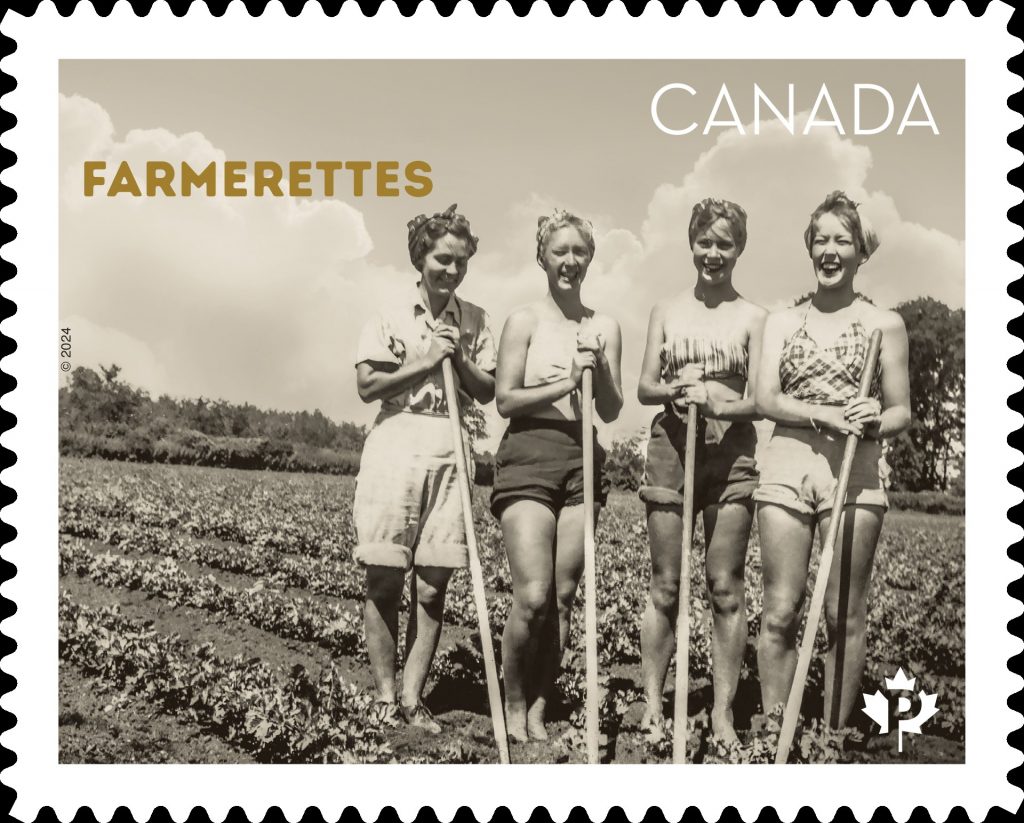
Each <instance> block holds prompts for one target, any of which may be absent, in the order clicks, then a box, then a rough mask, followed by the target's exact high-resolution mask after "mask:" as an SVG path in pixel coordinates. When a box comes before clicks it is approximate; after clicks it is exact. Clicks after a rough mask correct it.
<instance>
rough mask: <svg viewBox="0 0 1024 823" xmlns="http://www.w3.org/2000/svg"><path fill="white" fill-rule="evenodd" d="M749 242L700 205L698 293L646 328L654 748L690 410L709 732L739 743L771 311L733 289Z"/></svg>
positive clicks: (679, 299)
mask: <svg viewBox="0 0 1024 823" xmlns="http://www.w3.org/2000/svg"><path fill="white" fill-rule="evenodd" d="M746 238H747V230H746V214H745V213H744V211H743V209H742V208H740V207H739V206H737V205H736V204H735V203H730V202H728V201H727V200H715V199H710V198H709V199H707V200H703V201H701V202H700V203H698V204H697V205H696V206H695V207H694V209H693V215H692V218H691V220H690V227H689V240H690V246H691V248H692V250H693V262H694V266H695V267H696V269H697V278H696V283H695V284H694V285H693V286H692V287H690V288H687V289H686V290H685V291H683V292H682V293H680V294H679V295H676V296H674V297H670V298H668V299H667V300H664V301H662V302H661V303H659V304H658V305H656V306H655V307H654V309H653V311H652V312H651V320H650V325H649V326H648V332H647V349H646V352H645V354H644V362H643V368H642V373H641V377H640V387H639V391H638V396H639V399H640V402H641V403H645V404H648V405H659V406H663V407H664V408H663V410H662V411H661V412H659V413H658V415H657V416H656V417H655V418H654V421H653V423H652V424H651V439H650V442H649V443H648V446H647V459H646V465H645V473H644V483H643V486H642V487H641V489H640V497H641V499H642V500H643V501H644V502H645V503H646V504H647V530H648V534H649V537H650V543H651V591H650V597H649V599H648V602H647V607H646V610H645V611H644V616H643V623H642V627H641V632H640V645H641V651H642V657H643V680H644V691H645V696H646V700H647V710H646V712H645V714H644V717H643V720H642V723H641V725H642V726H643V727H644V729H645V730H646V731H647V733H648V736H649V738H650V739H651V740H652V742H656V741H657V740H659V739H660V738H661V737H662V736H663V735H664V728H663V727H664V714H663V710H662V699H663V698H662V693H663V690H664V687H665V676H666V673H667V671H668V665H669V662H670V660H671V657H672V650H673V647H674V643H673V634H674V628H675V616H676V610H677V609H678V605H679V603H678V597H679V589H678V587H679V563H680V550H679V547H680V542H681V540H682V531H683V491H684V489H683V459H684V452H685V449H686V424H685V422H684V419H683V418H684V417H685V413H686V406H687V404H688V403H691V402H692V403H696V404H697V405H698V408H699V410H700V416H699V423H698V427H699V429H698V433H697V447H696V454H695V466H696V473H695V477H694V490H693V491H694V511H695V512H702V513H703V516H704V534H705V542H706V544H707V559H706V577H707V586H708V594H709V597H710V600H711V608H712V615H713V618H714V622H713V626H712V652H711V656H712V663H713V666H714V673H715V674H714V691H715V705H714V709H713V710H712V714H711V722H712V729H713V731H714V734H715V736H716V739H717V740H718V741H720V743H721V745H722V746H726V747H728V746H730V745H733V744H735V743H736V742H737V737H736V732H735V730H734V728H733V718H732V703H733V698H734V697H735V695H736V687H737V684H738V682H739V675H740V667H741V665H742V662H743V650H744V648H745V647H746V643H747V616H746V603H745V594H744V590H743V568H744V558H745V556H746V550H747V537H748V535H749V533H750V525H751V522H752V519H753V503H752V502H751V495H752V493H753V491H754V488H755V487H756V486H757V472H756V471H755V466H754V448H755V446H756V445H757V437H756V434H755V432H754V427H753V424H752V422H751V421H752V420H753V419H754V417H755V415H756V410H755V408H754V399H753V391H752V390H751V389H750V388H749V384H748V373H751V374H752V373H753V372H754V371H756V368H757V360H758V349H759V344H760V340H761V329H762V327H763V325H764V318H765V311H764V309H762V308H760V307H759V306H755V305H754V304H753V303H750V302H749V301H747V300H744V299H743V298H742V297H741V296H740V295H739V293H738V292H737V291H736V289H735V287H734V286H733V282H732V272H733V268H734V266H735V265H736V261H737V259H738V258H739V256H740V254H741V253H742V251H743V247H744V245H745V243H746ZM680 413H681V414H682V417H681V416H680ZM676 722H677V723H680V722H685V721H684V719H683V718H677V719H676Z"/></svg>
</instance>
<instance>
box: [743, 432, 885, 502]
mask: <svg viewBox="0 0 1024 823" xmlns="http://www.w3.org/2000/svg"><path fill="white" fill-rule="evenodd" d="M845 448H846V436H845V435H842V434H839V433H837V432H832V431H815V430H814V429H803V428H796V427H792V426H782V425H777V426H776V427H775V431H774V432H773V433H772V439H771V440H770V441H769V442H768V445H767V446H765V448H764V453H763V454H762V455H761V460H760V461H759V462H758V468H759V469H760V470H761V484H760V485H759V486H758V487H757V491H756V492H754V500H756V501H758V502H759V503H774V504H775V505H777V506H783V507H784V508H787V509H791V510H792V511H796V512H800V513H802V514H822V513H823V512H827V511H830V510H831V509H832V503H833V499H834V497H835V493H836V486H837V485H838V483H839V468H840V466H841V465H842V463H843V452H844V450H845ZM881 457H882V444H881V443H879V442H878V441H877V440H862V441H861V442H860V443H859V444H858V445H857V454H856V456H855V457H854V459H853V468H852V470H851V472H850V484H849V486H848V487H847V490H846V504H847V505H858V506H881V507H882V508H883V509H884V508H888V506H889V501H888V498H887V497H886V495H885V487H884V485H883V484H882V473H881V468H880V460H881Z"/></svg>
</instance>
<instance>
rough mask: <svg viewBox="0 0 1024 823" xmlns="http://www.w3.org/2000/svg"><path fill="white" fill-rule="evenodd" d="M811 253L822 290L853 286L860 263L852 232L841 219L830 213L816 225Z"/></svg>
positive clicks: (816, 222)
mask: <svg viewBox="0 0 1024 823" xmlns="http://www.w3.org/2000/svg"><path fill="white" fill-rule="evenodd" d="M810 253H811V261H812V262H813V263H814V276H815V277H816V278H817V280H818V285H819V287H821V288H823V289H837V288H843V287H846V286H848V285H850V284H851V283H852V281H853V276H854V275H855V274H856V273H857V269H858V268H859V267H860V263H861V254H860V250H859V249H858V248H857V241H856V239H855V238H854V236H853V232H852V231H850V228H849V226H847V224H846V222H845V221H844V220H843V219H842V218H840V217H839V216H837V215H835V214H833V213H831V212H825V214H822V215H821V216H820V217H819V218H818V219H817V220H816V221H815V223H814V234H813V236H812V238H811V247H810Z"/></svg>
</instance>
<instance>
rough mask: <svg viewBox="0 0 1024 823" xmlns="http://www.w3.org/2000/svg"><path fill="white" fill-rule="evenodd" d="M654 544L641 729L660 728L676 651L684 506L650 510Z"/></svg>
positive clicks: (643, 635)
mask: <svg viewBox="0 0 1024 823" xmlns="http://www.w3.org/2000/svg"><path fill="white" fill-rule="evenodd" d="M647 533H648V535H649V537H650V542H651V593H650V597H648V599H647V608H646V609H645V610H644V616H643V621H642V623H641V625H640V656H641V668H642V672H643V682H644V696H645V698H646V701H647V708H646V710H645V711H644V716H643V719H642V720H641V721H640V725H641V726H642V727H644V728H650V727H651V726H652V725H654V726H658V725H660V720H661V719H662V718H663V717H664V712H663V708H662V701H663V699H664V698H663V695H664V691H665V677H666V676H667V674H668V666H669V663H670V662H671V660H672V653H673V652H674V651H675V643H674V642H673V639H674V637H675V625H676V616H677V614H678V611H679V568H680V561H681V558H682V542H683V513H682V507H680V506H656V505H648V506H647Z"/></svg>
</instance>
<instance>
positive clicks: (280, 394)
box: [60, 96, 405, 419]
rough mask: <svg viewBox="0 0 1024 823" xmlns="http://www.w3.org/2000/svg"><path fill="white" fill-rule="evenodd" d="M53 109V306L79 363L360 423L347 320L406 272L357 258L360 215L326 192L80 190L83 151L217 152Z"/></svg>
mask: <svg viewBox="0 0 1024 823" xmlns="http://www.w3.org/2000/svg"><path fill="white" fill-rule="evenodd" d="M60 106H61V140H60V142H61V160H62V162H63V163H64V169H63V173H62V183H63V185H62V191H61V312H62V315H63V316H65V317H74V318H75V322H76V324H78V325H79V329H76V332H80V333H76V340H82V339H83V336H85V337H87V338H88V339H87V341H83V343H82V345H81V346H80V347H79V348H77V349H76V354H78V353H82V356H83V357H87V358H88V360H87V361H85V360H78V361H77V362H81V363H82V364H84V365H95V364H96V363H98V362H104V363H110V362H117V363H118V364H119V365H122V366H124V367H125V376H126V377H127V378H128V379H131V380H133V382H137V383H138V384H139V385H141V386H144V387H146V388H148V389H150V390H151V391H155V390H159V391H167V392H169V393H171V394H174V395H178V396H195V395H204V396H207V397H216V398H224V399H228V400H232V401H236V402H244V401H248V402H252V403H256V404H258V405H261V406H265V407H274V408H288V409H303V408H313V407H319V408H321V409H323V410H324V411H325V412H327V413H329V414H333V415H335V416H339V417H348V418H350V419H351V418H352V417H354V416H358V415H359V413H360V412H361V413H362V414H361V416H362V418H363V419H366V417H367V415H368V414H369V411H368V410H362V409H359V408H358V399H357V398H356V397H355V388H354V386H353V385H352V383H353V380H352V364H351V359H352V353H353V352H354V350H355V341H356V338H357V335H358V328H357V326H358V323H354V322H353V318H362V317H364V316H365V311H364V309H365V307H366V306H367V305H368V304H369V303H370V302H371V300H372V298H373V296H375V295H377V294H379V293H380V290H381V286H382V284H384V289H385V291H386V289H387V284H388V283H390V282H392V281H394V283H396V284H397V282H398V281H399V280H404V279H405V278H401V277H400V276H399V275H398V274H397V273H395V272H392V271H390V270H388V269H382V268H376V269H375V268H373V267H370V266H369V265H368V264H367V263H366V261H365V258H366V255H367V254H368V253H369V251H370V250H371V248H372V242H371V239H370V237H369V234H368V233H367V231H366V228H365V225H364V222H363V217H362V215H361V214H360V213H359V212H358V211H357V210H356V209H354V208H352V207H351V206H349V205H347V204H345V203H342V202H340V201H337V200H297V199H294V198H273V197H271V198H255V197H241V198H225V197H223V196H217V197H206V196H200V197H195V196H194V197H190V198H182V197H177V198H163V197H156V198H132V197H126V196H118V197H113V198H111V197H105V196H102V195H99V196H95V197H91V198H87V197H85V196H84V194H83V192H82V177H81V175H82V167H81V164H82V161H83V160H85V159H91V160H104V161H106V162H107V168H108V170H110V171H108V174H110V173H112V170H113V169H114V168H116V166H117V164H118V163H120V162H121V161H122V160H127V161H129V162H130V163H131V164H132V167H133V169H142V168H144V167H145V166H144V164H145V162H146V161H147V160H165V161H168V162H170V163H172V164H173V165H174V166H175V167H177V166H178V164H179V163H180V162H182V161H186V162H188V163H189V164H190V165H192V166H193V167H195V168H202V167H203V166H205V165H206V164H207V163H210V162H218V163H220V162H223V160H224V153H223V152H222V151H220V150H218V149H217V148H216V147H214V146H213V145H212V144H211V143H210V142H209V140H207V139H206V138H205V137H204V136H203V135H202V134H199V133H197V132H192V133H189V134H184V135H175V134H172V133H170V132H168V131H167V130H165V129H147V130H133V131H129V132H128V133H127V134H126V135H125V137H124V139H123V140H118V139H117V138H116V137H115V132H114V127H113V124H112V123H111V120H110V117H109V116H108V115H107V113H106V112H105V111H104V110H103V109H102V107H100V106H99V105H97V104H96V103H94V102H92V101H90V100H86V99H85V98H82V97H77V96H75V97H63V96H62V97H61V100H60ZM353 309H355V310H356V312H355V313H353ZM129 365H130V368H129Z"/></svg>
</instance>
